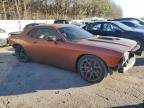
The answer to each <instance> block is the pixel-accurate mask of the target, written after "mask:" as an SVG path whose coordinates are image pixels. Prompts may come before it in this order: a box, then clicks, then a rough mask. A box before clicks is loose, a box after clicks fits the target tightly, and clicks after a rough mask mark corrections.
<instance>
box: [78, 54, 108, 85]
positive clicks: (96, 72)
mask: <svg viewBox="0 0 144 108" xmlns="http://www.w3.org/2000/svg"><path fill="white" fill-rule="evenodd" d="M77 69H78V72H79V73H80V75H81V77H82V78H83V79H84V80H86V81H88V82H91V83H98V82H101V81H102V80H103V79H104V78H105V76H106V74H107V73H108V72H107V67H106V65H105V64H104V62H103V61H102V60H101V59H100V58H98V57H96V56H93V55H85V56H83V57H81V58H80V59H79V61H78V64H77Z"/></svg>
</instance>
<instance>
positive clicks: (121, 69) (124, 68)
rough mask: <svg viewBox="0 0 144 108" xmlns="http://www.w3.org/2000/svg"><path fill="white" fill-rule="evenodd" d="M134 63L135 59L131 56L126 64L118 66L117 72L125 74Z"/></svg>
mask: <svg viewBox="0 0 144 108" xmlns="http://www.w3.org/2000/svg"><path fill="white" fill-rule="evenodd" d="M135 62H136V57H135V55H134V54H133V55H132V56H131V57H130V59H129V60H128V61H127V62H126V63H124V64H122V63H120V64H119V65H118V67H117V70H118V72H120V73H124V72H126V71H127V70H129V69H130V68H131V67H133V66H134V64H135Z"/></svg>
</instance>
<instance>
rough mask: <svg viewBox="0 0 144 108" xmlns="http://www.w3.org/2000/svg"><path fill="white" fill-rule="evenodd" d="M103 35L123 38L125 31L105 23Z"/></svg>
mask: <svg viewBox="0 0 144 108" xmlns="http://www.w3.org/2000/svg"><path fill="white" fill-rule="evenodd" d="M102 35H103V36H114V37H122V36H123V31H122V29H121V28H119V27H118V26H117V25H115V24H112V23H103V25H102Z"/></svg>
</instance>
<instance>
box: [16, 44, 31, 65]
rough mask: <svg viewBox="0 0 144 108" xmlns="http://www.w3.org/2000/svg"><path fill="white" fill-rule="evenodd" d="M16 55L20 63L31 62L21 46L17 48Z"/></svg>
mask: <svg viewBox="0 0 144 108" xmlns="http://www.w3.org/2000/svg"><path fill="white" fill-rule="evenodd" d="M15 55H16V57H17V58H18V60H19V61H20V62H25V63H26V62H29V61H30V58H29V57H28V56H27V54H26V52H25V50H24V48H22V47H21V46H19V45H17V46H15Z"/></svg>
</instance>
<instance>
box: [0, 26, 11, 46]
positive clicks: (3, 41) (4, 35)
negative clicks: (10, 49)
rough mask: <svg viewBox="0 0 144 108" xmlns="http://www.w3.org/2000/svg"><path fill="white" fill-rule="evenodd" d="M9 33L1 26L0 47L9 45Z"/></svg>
mask: <svg viewBox="0 0 144 108" xmlns="http://www.w3.org/2000/svg"><path fill="white" fill-rule="evenodd" d="M8 37H9V35H8V33H7V32H6V31H5V30H3V29H1V28H0V47H2V46H5V45H7V43H8V41H7V39H8Z"/></svg>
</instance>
